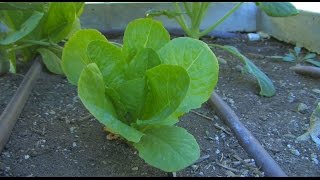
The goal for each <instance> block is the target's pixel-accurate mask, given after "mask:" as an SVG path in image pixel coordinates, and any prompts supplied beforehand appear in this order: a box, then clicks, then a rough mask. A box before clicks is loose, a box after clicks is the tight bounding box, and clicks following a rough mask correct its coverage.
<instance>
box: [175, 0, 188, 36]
mask: <svg viewBox="0 0 320 180" xmlns="http://www.w3.org/2000/svg"><path fill="white" fill-rule="evenodd" d="M174 5H175V9H176V11H177V12H178V13H182V11H181V9H180V7H179V4H178V3H175V4H174ZM174 19H175V20H176V21H177V23H178V24H179V25H180V27H181V28H182V29H183V31H184V32H186V33H187V34H189V33H190V31H189V29H188V27H187V24H186V21H185V19H184V17H183V15H182V14H181V15H180V16H176V17H175V18H174Z"/></svg>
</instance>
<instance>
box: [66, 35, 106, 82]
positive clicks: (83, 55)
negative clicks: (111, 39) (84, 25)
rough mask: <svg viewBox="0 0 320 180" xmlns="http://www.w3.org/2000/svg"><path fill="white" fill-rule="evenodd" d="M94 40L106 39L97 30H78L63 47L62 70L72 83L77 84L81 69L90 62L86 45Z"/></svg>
mask: <svg viewBox="0 0 320 180" xmlns="http://www.w3.org/2000/svg"><path fill="white" fill-rule="evenodd" d="M94 40H102V41H106V40H107V39H106V37H105V36H103V35H102V34H101V33H100V32H99V31H97V30H94V29H85V30H80V31H77V32H76V33H75V34H74V35H73V36H72V37H71V38H70V39H69V41H68V42H67V43H66V44H65V46H64V48H63V52H62V62H61V65H62V70H63V72H64V73H65V75H66V76H67V78H68V80H69V82H70V83H71V84H73V85H77V83H78V79H79V76H80V73H81V71H82V69H83V68H84V67H85V66H86V65H87V64H89V63H90V60H89V57H88V55H87V46H88V45H89V43H90V42H91V41H94Z"/></svg>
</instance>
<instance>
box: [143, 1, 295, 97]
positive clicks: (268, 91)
mask: <svg viewBox="0 0 320 180" xmlns="http://www.w3.org/2000/svg"><path fill="white" fill-rule="evenodd" d="M210 4H211V3H210V2H183V9H184V11H182V10H181V9H182V8H181V6H180V5H179V4H178V3H176V2H175V3H174V10H149V11H147V13H146V16H147V17H151V18H153V17H156V16H161V15H164V16H167V17H168V18H171V19H172V18H173V19H174V20H175V21H176V22H177V23H178V24H179V25H180V27H181V28H182V29H183V31H184V32H185V33H186V34H187V36H189V37H192V38H195V39H199V38H201V37H202V36H205V35H207V34H208V33H209V32H211V31H213V30H214V29H215V28H216V27H217V26H219V25H220V24H221V23H223V22H224V21H225V20H226V19H227V18H228V17H229V16H230V15H232V14H233V13H234V12H235V11H236V10H237V9H239V7H240V6H241V5H242V4H243V2H240V3H237V4H236V5H235V6H234V7H233V8H232V9H231V10H230V11H228V12H227V13H226V14H225V15H224V16H223V17H222V18H221V19H219V20H218V21H217V22H215V23H214V24H213V25H211V26H209V27H207V28H206V29H204V30H202V31H201V30H200V25H201V22H202V21H203V19H204V18H205V15H206V13H207V11H208V8H209V6H210ZM255 4H256V5H257V6H258V7H259V8H260V9H261V10H262V11H264V12H265V13H266V14H267V15H269V16H272V17H287V16H294V15H297V14H298V13H299V12H298V10H297V9H296V8H295V7H294V6H293V5H292V4H291V3H288V2H255ZM186 19H187V20H188V21H187V20H186ZM209 46H210V47H214V48H222V49H223V50H226V51H227V52H230V53H231V54H232V55H235V56H236V57H239V58H240V60H241V62H242V63H243V64H244V65H245V68H244V71H243V72H247V73H250V74H251V75H253V76H254V77H255V78H256V79H257V81H258V82H259V85H260V88H261V90H260V95H262V96H267V97H270V96H273V95H274V94H275V87H274V85H273V83H272V81H271V80H270V79H269V78H268V76H266V75H265V74H264V73H263V72H262V71H261V70H260V69H259V68H258V67H257V66H255V65H254V63H253V62H252V61H251V60H250V59H248V58H247V57H245V56H244V55H242V54H241V53H240V52H239V51H238V50H237V49H236V48H235V47H232V46H229V45H228V46H220V45H217V44H209Z"/></svg>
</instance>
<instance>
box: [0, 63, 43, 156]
mask: <svg viewBox="0 0 320 180" xmlns="http://www.w3.org/2000/svg"><path fill="white" fill-rule="evenodd" d="M41 72H42V65H41V64H40V62H39V57H37V58H36V59H35V61H34V63H33V64H32V66H31V68H30V69H29V70H28V72H27V74H26V75H25V76H24V78H23V81H22V82H21V84H20V86H19V88H18V89H17V91H16V92H15V94H14V96H13V97H12V98H11V100H10V102H9V104H8V105H7V106H6V108H5V109H4V111H3V112H2V114H1V116H0V153H1V152H2V150H3V148H4V147H5V145H6V143H7V141H8V140H9V137H10V134H11V132H12V129H13V127H14V125H15V123H16V121H17V119H18V118H19V116H20V113H21V111H22V110H23V107H24V105H25V103H26V101H27V99H28V97H29V95H30V93H31V90H32V88H33V86H34V84H35V82H36V80H37V79H38V77H39V75H40V73H41Z"/></svg>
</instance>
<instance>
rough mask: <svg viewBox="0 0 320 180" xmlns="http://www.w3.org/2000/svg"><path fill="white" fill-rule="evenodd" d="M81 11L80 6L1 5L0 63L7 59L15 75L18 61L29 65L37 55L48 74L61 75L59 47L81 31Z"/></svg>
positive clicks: (51, 3)
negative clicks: (2, 30) (38, 54)
mask: <svg viewBox="0 0 320 180" xmlns="http://www.w3.org/2000/svg"><path fill="white" fill-rule="evenodd" d="M83 7H84V3H83V2H67V3H65V2H64V3H59V2H49V3H47V2H41V3H40V2H33V3H30V2H17V3H15V2H14V3H0V22H1V23H2V24H0V25H2V28H3V29H5V32H2V33H1V34H2V35H1V37H0V38H1V39H0V48H1V49H2V50H1V53H2V54H4V55H3V56H1V57H0V58H1V59H0V62H4V61H7V60H8V59H9V61H10V71H11V72H13V73H15V72H16V60H17V59H21V60H22V61H24V62H25V61H29V60H30V59H32V58H34V57H35V55H36V54H37V53H40V54H41V56H42V61H43V63H44V64H45V65H46V67H47V69H48V70H49V71H51V72H53V73H56V74H62V73H63V72H62V70H61V67H60V61H61V54H62V47H61V46H60V45H59V43H61V42H63V41H64V40H66V39H68V38H69V37H70V36H71V35H72V34H73V33H74V32H75V31H77V30H79V29H80V28H81V26H80V20H79V17H80V15H81V14H82V12H83ZM3 57H5V58H6V59H3Z"/></svg>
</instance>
